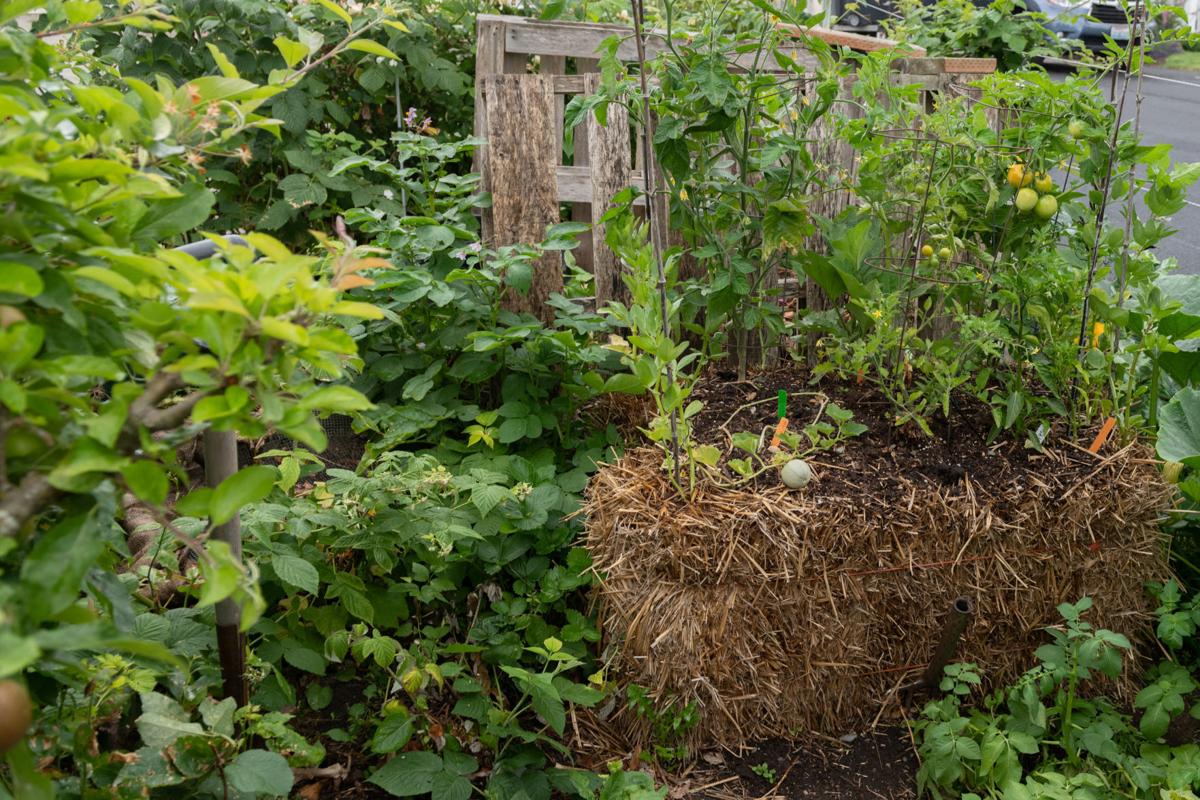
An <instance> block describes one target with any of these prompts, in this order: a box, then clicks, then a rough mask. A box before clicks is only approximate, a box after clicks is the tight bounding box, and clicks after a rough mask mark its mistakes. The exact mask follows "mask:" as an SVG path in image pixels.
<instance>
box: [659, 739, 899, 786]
mask: <svg viewBox="0 0 1200 800" xmlns="http://www.w3.org/2000/svg"><path fill="white" fill-rule="evenodd" d="M844 738H845V739H847V740H849V741H847V742H842V741H831V742H828V743H825V742H808V743H798V742H788V741H784V740H781V739H774V740H771V741H767V742H762V743H760V744H758V745H757V746H755V747H754V748H752V749H751V750H749V751H748V752H747V753H745V754H743V755H741V756H740V757H735V756H733V755H730V754H719V753H706V754H704V755H703V756H702V757H701V759H700V761H699V762H698V766H697V768H696V771H695V774H694V775H690V776H689V777H688V779H687V780H686V782H682V783H678V784H676V785H675V787H674V788H673V790H672V792H671V795H672V796H676V797H693V798H699V799H701V800H743V798H763V799H764V800H765V799H766V798H787V799H788V800H792V798H795V800H915V798H916V796H917V794H916V783H915V777H914V776H915V774H916V770H917V766H918V763H917V757H916V753H915V752H914V750H913V746H912V741H911V739H910V738H909V735H908V731H907V729H905V728H902V727H887V728H880V729H879V730H877V731H875V732H873V733H867V734H864V735H861V736H853V735H849V736H846V737H844ZM714 762H717V763H714ZM730 773H732V774H730Z"/></svg>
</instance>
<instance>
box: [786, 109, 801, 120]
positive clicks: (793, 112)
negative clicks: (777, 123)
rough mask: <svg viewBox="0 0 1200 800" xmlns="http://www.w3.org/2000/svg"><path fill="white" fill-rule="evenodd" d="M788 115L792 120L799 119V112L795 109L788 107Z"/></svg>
mask: <svg viewBox="0 0 1200 800" xmlns="http://www.w3.org/2000/svg"><path fill="white" fill-rule="evenodd" d="M788 116H790V117H791V118H792V122H797V121H799V119H800V112H799V111H797V110H796V109H794V108H793V109H789V111H788Z"/></svg>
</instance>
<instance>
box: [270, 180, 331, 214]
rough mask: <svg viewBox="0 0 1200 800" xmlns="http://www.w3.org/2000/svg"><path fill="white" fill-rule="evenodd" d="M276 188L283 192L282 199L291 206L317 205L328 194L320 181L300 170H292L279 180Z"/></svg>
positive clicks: (322, 201)
mask: <svg viewBox="0 0 1200 800" xmlns="http://www.w3.org/2000/svg"><path fill="white" fill-rule="evenodd" d="M278 188H279V190H280V191H281V192H283V197H284V199H285V200H287V202H288V204H289V205H291V206H292V208H303V207H304V206H312V205H317V206H319V205H321V204H322V203H324V202H325V200H326V198H327V197H328V196H329V193H328V192H326V191H325V187H324V186H322V185H321V184H320V182H318V181H316V180H314V179H313V178H312V177H311V176H309V175H305V174H304V173H302V172H293V173H292V174H291V175H288V176H287V177H286V178H284V179H283V180H281V181H280V182H279V184H278Z"/></svg>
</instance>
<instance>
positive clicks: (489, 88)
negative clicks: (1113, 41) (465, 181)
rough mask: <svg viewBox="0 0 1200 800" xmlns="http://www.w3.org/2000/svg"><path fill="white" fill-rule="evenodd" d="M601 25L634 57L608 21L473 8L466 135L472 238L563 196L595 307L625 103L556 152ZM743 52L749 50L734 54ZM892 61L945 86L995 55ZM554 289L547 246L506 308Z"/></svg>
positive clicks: (608, 276) (869, 43) (553, 211)
mask: <svg viewBox="0 0 1200 800" xmlns="http://www.w3.org/2000/svg"><path fill="white" fill-rule="evenodd" d="M808 33H809V34H810V35H819V36H820V37H821V38H824V39H826V40H828V41H830V42H831V44H834V45H835V46H845V47H851V48H854V49H859V50H875V49H880V48H883V47H886V46H889V45H891V44H892V43H890V42H886V41H884V40H879V39H872V38H868V37H863V36H857V35H854V34H844V33H840V32H834V31H826V30H821V29H814V30H810V31H808ZM613 35H618V36H621V37H623V40H622V41H621V43H620V45H619V47H618V50H617V57H618V58H620V59H622V60H626V61H632V60H634V59H635V57H636V53H635V45H634V42H633V40H632V35H633V31H632V30H631V29H629V28H626V27H622V26H619V25H602V24H591V23H571V22H541V21H537V20H531V19H528V18H525V17H511V16H497V15H481V16H479V17H478V21H477V54H476V65H475V134H476V135H477V136H479V137H482V138H484V139H486V141H487V144H486V145H485V146H483V147H481V148H480V151H479V152H478V154H477V160H476V166H477V168H478V170H479V171H480V173H481V174H482V176H483V187H484V189H485V190H486V191H488V192H490V193H491V196H492V205H491V207H490V208H488V209H484V211H483V219H482V222H483V233H484V238H485V240H486V241H488V242H489V243H490V244H491V245H493V246H503V245H509V244H519V243H534V242H538V241H541V239H542V237H543V235H544V233H545V230H546V227H547V226H548V225H551V224H554V223H556V222H560V221H561V220H562V212H561V207H562V205H564V204H565V205H569V207H570V218H571V219H572V220H575V221H579V222H585V223H589V224H591V225H592V226H593V228H592V230H591V231H590V232H588V233H586V234H584V235H583V236H582V237H581V242H580V247H579V248H578V249H577V250H576V251H575V258H576V261H577V263H578V264H579V265H580V266H581V267H582V268H584V269H586V270H588V271H589V272H591V273H592V275H593V277H594V279H595V287H596V304H597V306H601V305H603V304H604V303H605V302H606V301H607V300H609V299H612V298H614V297H619V296H621V294H622V286H621V280H620V266H619V264H618V263H617V259H616V257H615V256H614V254H613V253H612V251H611V250H609V248H608V247H607V246H606V245H605V244H604V226H603V223H602V222H601V218H602V217H603V216H604V213H605V212H606V211H607V210H608V208H609V206H610V205H611V202H612V198H613V196H614V195H615V194H617V193H618V192H619V191H621V190H622V189H624V188H625V187H627V186H630V185H633V186H639V187H642V186H644V176H643V174H642V169H641V164H642V161H643V159H642V157H641V154H640V153H639V152H638V150H639V149H640V148H638V147H636V146H635V144H634V143H635V141H636V142H639V143H640V137H635V134H636V133H637V131H636V130H631V125H630V120H629V115H628V112H627V111H626V109H625V108H623V107H620V106H616V105H613V106H610V107H609V109H608V115H607V120H606V123H607V124H606V125H600V124H599V123H598V122H597V121H596V119H595V117H594V116H592V115H589V117H588V119H587V120H585V121H584V122H582V123H580V124H579V125H577V126H576V127H575V129H574V130H573V131H571V132H570V133H571V138H570V152H569V153H566V148H565V147H564V142H565V139H564V134H565V131H564V108H565V106H566V102H567V98H568V97H570V96H573V95H587V94H591V93H593V92H595V91H596V90H597V89H598V88H599V81H600V76H599V74H598V72H599V61H598V55H599V50H600V47H601V44H602V43H603V42H604V41H605V40H607V39H609V38H610V37H612V36H613ZM665 47H666V44H665V42H664V41H663V40H662V39H661V38H654V37H651V38H649V39H648V40H647V56H648V57H653V56H655V55H657V54H658V53H660V52H661V51H662V50H663V49H664V48H665ZM788 55H789V56H791V57H792V58H794V59H795V60H796V61H797V62H799V63H801V64H806V65H808V66H811V67H813V68H815V67H816V66H817V62H816V59H815V57H814V56H813V55H812V54H811V53H809V52H808V51H807V50H805V49H804V48H803V46H802V40H799V39H798V40H797V44H796V46H795V47H794V48H793V49H791V50H790V51H789V53H788ZM749 57H752V54H746V55H744V56H742V58H749ZM535 59H536V61H535ZM535 64H536V65H535ZM894 66H895V69H896V80H897V81H898V82H902V83H918V84H921V85H922V86H923V87H924V89H925V91H926V92H928V93H939V92H941V91H943V90H945V89H946V88H947V86H948V85H950V84H964V83H966V82H967V81H970V80H975V79H977V78H978V77H979V76H980V75H981V74H986V73H990V72H992V71H994V70H995V61H994V60H992V59H941V58H924V57H915V58H902V59H897V60H896V62H895V65H894ZM848 87H849V84H847V91H848ZM839 113H844V112H842V111H839ZM850 113H852V112H850ZM825 138H828V139H829V141H824V140H822V141H820V142H818V143H817V144H816V145H815V147H816V148H817V150H816V154H817V155H818V159H819V160H820V161H821V162H822V163H824V164H826V167H827V169H829V170H832V171H835V172H841V171H844V172H846V173H847V174H851V173H853V170H854V153H853V150H852V149H851V148H850V147H849V146H848V145H847V144H845V143H843V142H838V141H836V140H833V139H832V137H825ZM564 155H566V157H565V158H564ZM568 161H569V163H566V162H568ZM847 202H849V196H848V194H847V193H845V192H837V193H833V194H832V195H827V196H826V198H825V200H824V201H823V207H822V208H821V209H820V212H821V213H823V214H829V213H831V212H833V213H836V212H837V211H838V210H840V209H839V208H838V207H837V206H841V207H844V206H845V204H846V203H847ZM664 222H665V220H664ZM562 287H563V269H562V261H561V258H560V256H559V254H558V253H547V254H545V255H544V256H543V257H542V259H541V261H540V262H539V263H538V264H537V265H536V267H535V269H534V278H533V285H532V289H531V290H530V292H529V293H528V294H526V295H524V296H518V295H514V296H513V297H511V298H510V307H512V308H514V309H516V310H521V311H528V312H531V313H534V314H536V315H538V316H541V317H542V318H544V319H550V318H552V317H553V309H551V308H549V307H548V306H546V304H545V301H546V299H547V298H548V297H549V296H550V294H552V293H554V292H558V291H561V290H562Z"/></svg>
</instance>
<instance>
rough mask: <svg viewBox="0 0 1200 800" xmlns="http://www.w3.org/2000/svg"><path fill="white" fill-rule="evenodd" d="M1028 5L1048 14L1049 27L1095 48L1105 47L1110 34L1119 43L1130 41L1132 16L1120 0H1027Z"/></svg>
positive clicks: (1032, 8)
mask: <svg viewBox="0 0 1200 800" xmlns="http://www.w3.org/2000/svg"><path fill="white" fill-rule="evenodd" d="M1025 5H1026V7H1027V8H1028V9H1029V10H1030V11H1039V12H1041V13H1042V14H1044V15H1046V18H1047V22H1046V27H1047V28H1049V29H1050V30H1051V31H1053V32H1054V33H1056V34H1057V35H1058V36H1059V38H1062V39H1076V40H1078V41H1081V42H1083V43H1084V45H1086V46H1087V47H1089V48H1091V49H1092V50H1099V49H1100V48H1102V47H1103V46H1104V41H1105V37H1106V36H1108V37H1112V39H1113V41H1115V42H1116V43H1117V44H1124V43H1125V42H1127V41H1129V17H1128V16H1126V14H1125V9H1124V8H1122V7H1121V5H1120V4H1119V3H1091V2H1079V0H1025Z"/></svg>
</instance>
